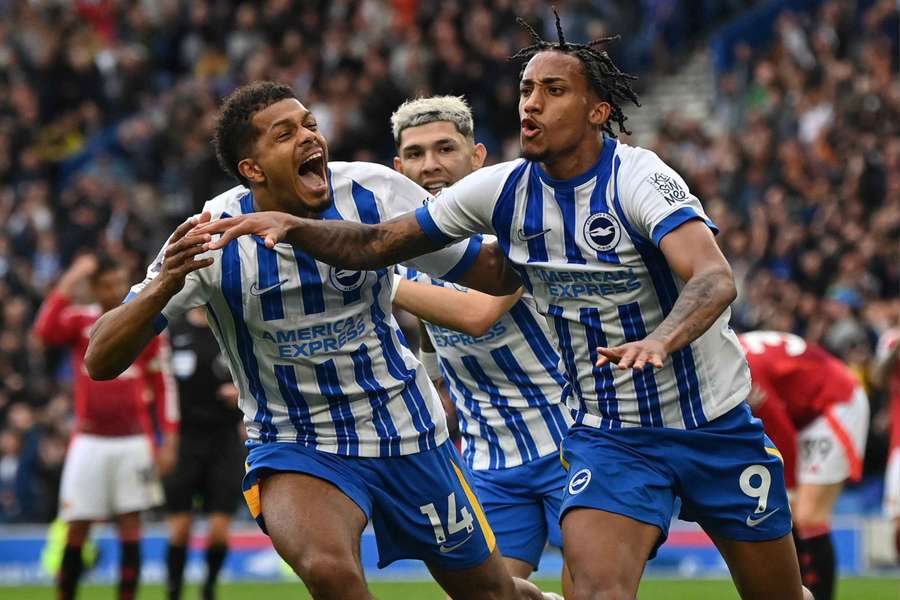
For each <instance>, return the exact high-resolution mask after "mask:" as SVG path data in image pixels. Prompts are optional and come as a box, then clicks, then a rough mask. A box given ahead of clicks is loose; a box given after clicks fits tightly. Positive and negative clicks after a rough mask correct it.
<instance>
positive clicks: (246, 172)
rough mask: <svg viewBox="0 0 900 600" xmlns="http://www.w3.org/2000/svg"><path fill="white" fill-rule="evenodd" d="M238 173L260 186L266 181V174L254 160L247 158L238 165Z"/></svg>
mask: <svg viewBox="0 0 900 600" xmlns="http://www.w3.org/2000/svg"><path fill="white" fill-rule="evenodd" d="M238 173H240V174H241V175H243V176H244V178H245V179H247V180H248V181H250V182H251V183H257V184H260V183H263V182H264V181H265V180H266V174H265V173H263V170H262V168H260V166H259V164H257V162H256V161H255V160H253V159H252V158H245V159H243V160H242V161H241V162H239V163H238Z"/></svg>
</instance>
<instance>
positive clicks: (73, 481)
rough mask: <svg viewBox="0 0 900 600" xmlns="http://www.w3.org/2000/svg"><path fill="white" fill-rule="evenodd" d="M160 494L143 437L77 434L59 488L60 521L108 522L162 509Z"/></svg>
mask: <svg viewBox="0 0 900 600" xmlns="http://www.w3.org/2000/svg"><path fill="white" fill-rule="evenodd" d="M162 500H163V491H162V485H161V484H160V482H159V478H158V477H157V475H156V469H155V467H154V465H153V449H152V447H151V445H150V440H149V438H148V437H147V436H145V435H129V436H121V437H118V436H117V437H108V436H99V435H91V434H83V433H79V434H76V435H75V437H74V438H72V442H71V443H70V444H69V451H68V453H67V454H66V462H65V465H64V466H63V472H62V481H61V482H60V486H59V516H60V518H62V519H63V520H64V521H82V520H99V519H108V518H111V517H114V516H116V515H121V514H125V513H130V512H137V511H142V510H146V509H148V508H151V507H153V506H158V505H160V504H162Z"/></svg>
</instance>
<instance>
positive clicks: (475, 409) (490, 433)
mask: <svg viewBox="0 0 900 600" xmlns="http://www.w3.org/2000/svg"><path fill="white" fill-rule="evenodd" d="M440 361H441V368H442V370H443V372H444V374H445V375H447V376H449V379H450V381H451V382H452V383H453V387H454V388H456V391H457V393H458V394H459V395H460V396H462V403H463V405H464V406H465V407H466V408H467V409H468V410H469V413H470V414H471V415H472V417H473V418H474V419H475V420H476V421H478V427H479V429H480V433H481V437H483V438H484V439H485V440H487V445H488V456H489V462H490V465H489V466H488V468H489V469H503V468H505V467H506V457H504V456H503V452H502V451H501V449H500V439H499V437H498V436H497V432H496V431H494V428H493V427H490V426H488V425H487V424H486V421H485V418H484V413H482V412H481V407H480V406H479V405H478V401H477V400H475V398H474V397H473V396H472V391H471V390H469V388H467V387H466V386H465V384H464V383H463V382H462V380H461V379H460V378H459V375H457V374H456V371H454V370H453V367H452V366H450V363H449V362H448V361H446V360H444V359H443V358H442V359H440ZM464 431H465V430H464ZM464 435H466V436H467V437H469V438H472V437H474V436H472V435H471V434H464ZM469 449H471V452H469ZM466 454H467V455H468V456H467V457H466V462H467V464H468V465H469V466H470V467H471V466H472V465H473V464H474V461H475V440H471V439H470V440H469V441H468V443H467V444H466Z"/></svg>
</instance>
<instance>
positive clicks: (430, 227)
mask: <svg viewBox="0 0 900 600" xmlns="http://www.w3.org/2000/svg"><path fill="white" fill-rule="evenodd" d="M416 221H418V223H419V227H421V228H422V231H423V232H424V233H425V235H426V236H427V237H428V239H430V240H431V241H432V242H434V243H435V244H440V245H441V246H446V245H447V244H449V243H450V242H452V241H453V238H452V237H450V236H448V235H447V234H445V233H444V232H443V231H441V228H440V227H438V226H437V223H435V222H434V218H433V217H432V216H431V213H430V212H428V205H425V206H420V207H419V208H417V209H416Z"/></svg>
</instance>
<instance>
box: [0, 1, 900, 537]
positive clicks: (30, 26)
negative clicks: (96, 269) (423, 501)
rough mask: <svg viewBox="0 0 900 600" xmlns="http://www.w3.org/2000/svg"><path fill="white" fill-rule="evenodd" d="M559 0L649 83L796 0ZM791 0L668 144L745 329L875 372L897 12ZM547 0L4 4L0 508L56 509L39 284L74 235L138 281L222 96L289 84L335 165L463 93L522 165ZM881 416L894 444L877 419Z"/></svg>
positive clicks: (577, 34)
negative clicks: (519, 106)
mask: <svg viewBox="0 0 900 600" xmlns="http://www.w3.org/2000/svg"><path fill="white" fill-rule="evenodd" d="M559 4H560V5H563V4H565V7H564V10H563V14H564V18H565V21H566V23H565V27H566V30H567V31H570V32H571V33H570V34H569V35H570V37H571V38H572V39H587V38H589V37H597V35H599V34H602V33H604V32H610V31H613V32H621V33H622V34H623V40H622V42H621V43H619V44H618V45H616V46H614V47H613V48H611V52H612V53H613V54H614V55H616V58H617V61H618V62H619V63H620V64H621V65H623V68H625V69H628V70H633V71H636V72H639V73H641V74H643V75H644V76H645V78H648V79H652V76H653V73H654V72H662V71H670V70H677V68H678V66H679V60H680V59H681V58H682V57H684V56H685V55H686V54H688V53H690V52H692V51H694V50H696V45H697V43H698V41H702V40H703V39H705V34H704V32H706V33H709V32H710V31H711V30H712V28H713V25H714V24H716V23H719V22H721V21H722V20H723V19H725V18H727V17H729V16H730V15H732V14H735V13H737V12H739V11H743V10H746V9H748V8H749V7H752V6H754V5H761V4H765V5H766V6H768V5H770V4H779V5H783V4H785V3H777V2H776V3H771V2H768V3H760V2H752V1H749V0H746V1H745V0H728V1H722V2H714V1H711V0H709V1H705V2H689V1H687V0H642V1H641V2H630V1H627V0H619V1H614V2H603V3H592V2H586V1H574V0H573V1H571V2H565V3H563V2H559ZM791 4H796V5H797V7H798V10H797V11H796V12H782V11H780V10H779V11H776V13H775V14H776V15H777V17H776V18H775V19H774V20H773V23H774V27H773V29H772V32H773V33H772V38H771V39H770V40H769V41H768V42H767V43H765V44H761V45H759V46H758V47H756V48H754V47H753V46H751V45H749V44H745V43H742V41H741V40H744V39H749V36H748V35H747V32H749V31H751V30H753V31H755V29H754V27H755V25H754V24H753V23H755V22H748V21H746V20H745V21H743V25H742V24H741V23H742V21H741V20H737V21H733V22H732V23H731V24H730V25H729V29H728V30H727V31H728V37H727V38H716V44H717V45H716V46H715V47H714V48H715V50H716V51H717V52H720V53H724V54H722V56H727V60H725V59H722V60H716V64H717V65H719V66H720V71H719V72H718V73H717V75H718V97H717V98H715V99H714V100H713V102H712V107H711V110H710V115H709V119H710V120H711V121H716V122H717V123H718V124H719V125H720V127H718V128H709V127H706V125H707V124H706V123H703V122H691V121H685V120H683V119H681V118H679V116H678V106H677V105H676V106H672V108H671V113H670V114H669V115H667V116H666V118H665V119H664V126H663V127H662V128H661V130H660V131H659V133H658V135H657V139H656V141H655V143H654V144H653V146H654V147H655V149H656V150H657V152H659V153H660V155H661V156H662V157H663V158H664V160H666V161H668V162H670V163H671V164H672V165H673V166H674V167H675V168H676V169H678V170H679V172H681V173H683V174H684V175H685V177H686V178H687V179H688V183H689V184H690V185H691V188H692V189H693V190H694V191H695V192H696V193H697V195H698V196H699V197H700V198H702V199H703V201H704V202H705V205H706V207H707V210H708V212H709V213H710V215H711V216H712V217H713V219H714V220H715V221H716V222H717V224H718V225H719V227H720V228H721V231H722V233H721V235H720V236H719V240H720V243H721V245H722V247H723V249H724V250H725V252H726V254H727V255H728V258H729V260H730V261H731V263H732V266H733V268H734V270H735V274H736V276H737V281H738V285H739V288H740V296H739V299H738V301H737V304H736V307H735V318H736V322H735V327H736V328H737V329H741V330H746V329H760V328H771V329H777V330H783V331H792V332H796V333H798V334H800V335H803V336H804V337H806V338H807V339H811V340H814V341H820V342H821V343H823V344H824V345H825V346H827V347H828V348H830V349H831V350H832V351H834V352H836V353H837V354H839V355H840V356H842V357H843V358H845V359H846V360H848V361H849V362H850V363H851V364H852V365H853V366H854V367H855V368H857V369H858V370H859V372H860V373H861V374H863V375H864V374H865V372H866V369H867V365H868V363H869V361H870V360H871V356H872V352H873V348H874V343H875V340H876V339H877V335H878V333H879V332H881V331H882V330H884V329H885V328H887V327H890V326H897V325H898V323H900V300H898V296H900V245H898V243H897V239H898V235H900V141H898V136H897V134H898V129H900V88H898V86H897V72H898V58H897V57H898V56H900V48H898V43H900V42H898V35H897V32H898V29H900V27H898V20H900V10H898V8H897V4H896V3H895V2H891V1H889V0H888V1H883V0H877V1H863V0H860V1H858V2H849V1H848V2H843V1H837V0H832V1H828V2H799V3H791ZM489 7H490V8H489ZM810 7H812V8H810ZM548 10H549V9H548V8H546V7H545V6H544V3H541V2H537V1H534V0H530V1H527V2H512V1H511V0H500V1H495V2H490V3H488V2H479V1H475V0H472V1H462V0H459V1H456V2H437V1H436V0H418V1H417V0H392V1H391V2H386V1H384V2H382V1H375V0H334V1H330V2H326V1H318V2H292V1H291V0H267V1H265V2H244V3H241V4H237V5H236V4H233V3H230V2H224V1H220V0H212V1H206V2H181V1H176V0H170V1H164V2H139V1H134V2H115V1H113V0H97V1H93V2H87V1H76V2H72V3H63V2H40V3H3V4H2V6H0V17H2V18H0V305H2V309H0V522H35V521H49V520H51V519H52V518H53V517H54V516H55V514H56V505H55V499H56V495H57V488H58V484H59V476H60V470H61V467H62V461H63V456H64V453H65V448H66V443H67V439H68V436H69V433H70V416H71V394H70V390H69V382H70V381H71V373H68V372H67V371H66V369H67V364H68V363H67V361H65V360H61V358H62V357H61V356H60V355H59V354H58V353H56V352H53V351H48V352H45V351H44V350H43V349H42V348H40V347H39V346H38V344H37V342H36V341H35V340H34V339H32V338H31V337H29V335H28V330H29V327H30V325H31V322H32V320H33V317H34V314H35V312H36V309H37V306H38V305H39V303H40V300H41V299H42V297H43V296H44V294H45V292H46V291H47V290H48V289H49V287H50V286H52V284H53V282H54V281H55V280H56V278H57V277H58V276H59V274H60V273H61V272H62V270H63V269H64V268H65V267H66V265H67V264H68V263H69V262H70V261H71V259H72V258H73V257H74V256H75V255H77V253H78V252H79V250H81V249H87V248H90V249H101V250H104V251H106V252H109V253H111V254H114V255H116V256H118V257H120V258H121V259H122V260H124V261H125V262H126V263H127V264H128V265H129V266H130V267H131V268H132V270H133V271H134V273H135V277H137V274H139V273H140V272H141V271H142V270H143V265H145V264H146V262H147V258H148V254H150V253H152V252H155V250H156V248H158V247H159V243H160V241H161V239H160V238H161V236H162V235H163V234H164V233H165V232H167V231H169V230H170V229H171V227H172V226H173V224H174V223H175V222H177V221H179V220H180V219H181V218H183V216H184V215H186V214H188V213H190V212H193V211H195V210H196V209H197V208H199V206H200V205H201V204H202V202H203V201H204V200H205V199H207V198H209V197H211V196H213V195H214V192H216V191H219V190H223V189H225V188H226V187H228V186H230V185H231V184H230V183H229V182H228V180H227V178H226V176H225V175H224V174H222V173H221V171H220V169H219V167H218V165H217V164H216V161H215V157H214V155H213V153H212V148H211V145H210V144H209V139H210V136H211V127H212V123H211V117H212V114H213V113H214V110H215V107H216V103H217V100H218V98H220V97H221V96H223V95H224V94H225V93H227V92H228V91H230V90H231V89H232V88H234V87H235V86H236V85H238V84H241V83H245V82H248V81H252V80H257V79H264V78H273V79H279V80H283V81H286V82H289V83H290V84H291V85H293V86H294V88H295V89H296V90H297V91H298V93H299V94H300V95H301V97H303V98H305V99H306V100H307V105H308V106H309V107H310V108H311V109H312V110H313V112H314V113H315V114H316V116H317V118H318V121H319V124H320V126H321V128H322V129H323V131H324V133H325V135H326V137H327V138H328V139H329V140H330V143H331V157H332V158H334V159H344V160H352V159H365V160H375V161H380V162H386V161H387V160H389V159H390V158H391V157H392V156H393V146H392V142H391V136H390V132H389V123H388V117H389V115H390V113H391V111H392V110H393V109H394V108H396V106H397V105H398V104H399V103H400V102H401V101H402V100H403V99H405V98H406V97H409V96H413V95H416V94H432V93H455V94H465V95H466V96H467V97H468V99H469V100H470V102H471V103H472V105H473V108H474V112H475V115H476V117H477V119H478V123H477V125H476V129H477V130H478V131H479V132H480V137H481V138H482V139H481V141H483V142H484V143H485V144H486V145H487V146H488V148H489V156H490V157H492V158H493V159H494V160H495V161H497V160H503V159H508V158H511V157H512V156H514V155H515V154H516V153H517V150H518V141H517V131H518V130H517V120H516V117H515V114H516V109H515V106H516V103H517V88H516V75H517V71H516V67H515V66H513V65H511V64H509V63H507V61H506V57H507V56H509V55H510V54H511V53H512V50H513V49H514V48H518V47H521V46H522V45H523V37H522V36H523V33H522V31H521V29H520V28H518V27H517V26H516V24H515V21H514V16H515V15H520V16H523V17H525V18H526V19H527V20H528V21H529V22H531V23H533V24H535V25H536V26H538V27H539V30H546V29H547V27H551V28H552V26H553V25H552V20H550V19H549V18H548V13H547V11H548ZM752 14H753V13H752V12H751V13H745V14H744V16H743V17H742V19H747V18H749V17H748V16H747V15H752ZM742 32H743V33H742ZM526 38H527V36H526ZM524 42H526V43H527V39H524ZM630 114H631V116H632V118H633V119H635V120H637V119H641V118H642V115H641V112H640V111H639V110H633V111H630ZM716 130H718V131H725V133H718V134H717V133H708V132H709V131H716ZM876 392H877V390H876ZM880 397H881V396H879V395H878V394H877V393H876V394H874V395H873V399H875V405H874V408H875V410H877V408H878V406H879V404H878V398H880ZM874 412H875V411H874V410H873V414H874ZM873 428H874V431H873V436H870V437H872V439H873V442H872V443H874V444H878V443H879V442H878V440H879V439H880V440H882V441H881V444H882V447H883V445H884V444H885V441H884V440H885V438H886V431H887V423H886V418H885V417H881V418H880V419H879V418H875V419H873ZM869 456H870V461H869V465H868V468H869V470H880V469H883V461H884V452H883V451H882V452H880V453H879V452H870V453H869Z"/></svg>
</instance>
